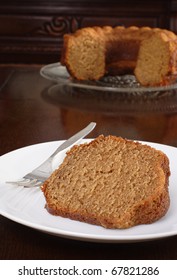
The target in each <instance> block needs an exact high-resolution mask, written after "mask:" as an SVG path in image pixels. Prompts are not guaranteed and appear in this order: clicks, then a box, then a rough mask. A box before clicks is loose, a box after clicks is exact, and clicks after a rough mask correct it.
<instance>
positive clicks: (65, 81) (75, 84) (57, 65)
mask: <svg viewBox="0 0 177 280" xmlns="http://www.w3.org/2000/svg"><path fill="white" fill-rule="evenodd" d="M52 68H53V69H54V68H61V69H62V68H63V69H64V71H65V72H66V74H67V75H68V78H67V79H64V78H62V77H60V76H59V75H58V77H57V78H56V77H52V76H51V74H50V69H52ZM61 69H60V70H61ZM58 70H59V69H58ZM46 72H47V73H46ZM40 75H41V76H42V77H43V78H45V79H48V80H52V81H55V82H57V83H60V84H64V85H68V86H70V87H79V88H83V89H92V90H97V91H101V90H102V91H110V92H119V93H121V92H124V93H135V92H139V93H145V92H152V93H153V92H155V93H156V92H163V91H168V90H175V89H177V81H176V83H175V84H171V85H167V86H157V87H140V88H138V87H135V88H133V87H129V88H123V87H122V88H121V87H110V86H105V87H103V86H98V85H92V84H84V83H81V82H79V81H75V82H74V81H72V80H71V76H70V74H69V73H68V71H67V69H66V67H65V66H63V65H62V64H61V63H60V62H55V63H50V64H47V65H44V66H42V67H41V69H40ZM130 76H132V75H130Z"/></svg>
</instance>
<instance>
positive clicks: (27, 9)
mask: <svg viewBox="0 0 177 280" xmlns="http://www.w3.org/2000/svg"><path fill="white" fill-rule="evenodd" d="M93 25H101V26H102V25H111V26H116V25H124V26H130V25H137V26H151V27H161V28H167V29H171V30H172V31H174V32H177V0H176V1H175V0H143V1H142V0H140V1H139V0H138V1H137V0H123V1H121V0H116V1H115V0H114V1H112V0H109V1H108V0H80V1H78V0H76V1H75V0H70V1H69V0H65V1H64V0H62V1H60V0H50V1H46V0H1V3H0V63H30V64H37V63H42V64H46V63H53V62H57V61H59V60H60V55H61V47H62V43H63V35H64V34H65V33H68V32H73V31H75V30H76V29H78V28H80V27H84V26H93Z"/></svg>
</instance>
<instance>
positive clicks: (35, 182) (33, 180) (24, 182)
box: [6, 122, 96, 187]
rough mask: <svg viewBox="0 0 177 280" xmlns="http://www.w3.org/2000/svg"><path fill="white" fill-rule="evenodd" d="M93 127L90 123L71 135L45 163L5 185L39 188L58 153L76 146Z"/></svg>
mask: <svg viewBox="0 0 177 280" xmlns="http://www.w3.org/2000/svg"><path fill="white" fill-rule="evenodd" d="M95 126H96V123H95V122H91V123H90V124H89V125H88V126H86V127H85V128H84V129H82V130H81V131H79V132H78V133H76V134H75V135H73V136H72V137H71V138H69V139H68V140H66V141H65V142H64V143H63V144H61V145H60V146H59V147H58V148H57V149H56V151H55V152H54V153H53V154H52V155H51V156H50V157H49V158H48V159H47V160H46V161H44V162H43V163H42V164H41V165H39V166H38V167H37V168H35V169H34V170H33V171H32V172H30V173H28V174H26V175H25V176H24V177H23V178H21V179H19V180H17V181H7V182H6V183H7V184H13V185H17V186H23V187H40V186H41V185H42V184H43V182H44V181H45V180H46V179H47V178H48V177H49V176H50V175H51V173H52V171H53V170H52V161H53V159H54V157H55V156H56V155H57V154H58V153H59V152H61V151H63V150H65V149H66V148H69V147H71V146H72V145H73V144H76V143H77V142H78V141H79V140H80V139H82V138H84V137H85V136H86V135H87V134H89V133H90V132H91V131H92V130H93V129H94V127H95Z"/></svg>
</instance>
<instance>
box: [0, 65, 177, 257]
mask: <svg viewBox="0 0 177 280" xmlns="http://www.w3.org/2000/svg"><path fill="white" fill-rule="evenodd" d="M40 67H41V65H32V66H29V65H28V66H27V65H26V66H25V65H17V66H14V65H1V67H0V155H3V154H5V153H8V152H10V151H13V150H15V149H18V148H21V147H25V146H28V145H33V144H37V143H41V142H47V141H53V140H60V139H61V140H63V139H66V138H68V137H70V136H71V135H73V134H74V133H75V132H77V131H79V130H80V129H82V128H83V127H84V126H86V125H87V124H88V123H89V122H91V121H95V122H96V123H97V126H96V128H95V129H94V131H93V132H91V133H90V135H89V138H92V137H96V136H98V135H99V134H105V135H107V134H114V135H117V136H122V137H126V138H130V139H136V140H143V141H150V142H157V143H162V144H167V145H172V146H175V147H177V102H175V97H174V96H172V97H169V96H168V97H166V96H160V97H158V98H157V99H158V100H156V98H154V99H152V100H151V98H150V99H149V98H148V99H147V100H140V101H139V99H137V98H136V96H135V97H134V98H132V97H131V98H130V99H129V97H127V99H126V98H124V99H121V95H120V94H117V93H116V94H115V93H108V92H106V91H105V92H104V94H102V93H99V92H94V91H92V92H84V90H82V89H79V88H76V89H75V90H73V91H72V90H71V88H68V87H66V86H59V85H56V84H55V83H54V82H52V81H49V80H47V79H44V78H43V77H41V76H40V73H39V70H40ZM0 258H1V259H125V260H128V259H177V236H173V237H168V238H164V239H158V240H154V241H146V242H138V243H124V244H123V243H122V244H121V243H118V244H105V243H90V242H83V241H76V240H70V239H65V238H61V237H56V236H51V235H48V234H45V233H42V232H39V231H36V230H34V229H31V228H28V227H26V226H23V225H21V224H18V223H15V222H13V221H11V220H8V219H7V218H5V217H3V216H0Z"/></svg>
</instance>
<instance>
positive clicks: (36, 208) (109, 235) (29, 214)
mask: <svg viewBox="0 0 177 280" xmlns="http://www.w3.org/2000/svg"><path fill="white" fill-rule="evenodd" d="M83 141H84V142H85V141H89V139H85V140H82V142H83ZM62 142H63V141H55V142H48V143H42V144H37V145H32V146H28V147H24V148H21V149H18V150H15V151H13V152H10V153H8V154H5V155H3V156H1V157H0V214H1V215H3V216H4V217H7V218H9V219H11V220H13V221H15V222H17V223H20V224H23V225H26V226H28V227H31V228H34V229H37V230H40V231H43V232H45V233H48V234H53V235H56V236H62V237H66V238H71V239H78V240H85V241H92V242H93V241H94V242H137V241H146V240H153V239H158V238H164V237H168V236H172V235H176V234H177V172H176V158H177V148H174V147H170V146H165V145H160V144H155V143H146V142H144V143H146V144H149V145H151V146H152V147H155V148H156V149H160V150H162V151H163V152H165V153H166V154H167V156H168V157H169V160H170V168H171V176H170V183H169V190H170V197H171V204H170V208H169V211H168V212H167V214H166V216H165V217H163V218H162V219H160V220H159V221H157V222H155V223H153V224H150V225H139V226H135V227H132V228H130V229H124V230H114V229H113V230H111V229H105V228H103V227H100V226H96V225H90V224H87V223H83V222H77V221H73V220H70V219H67V218H62V217H59V216H53V215H51V214H49V213H48V212H47V211H46V209H45V208H44V207H45V199H44V196H43V193H42V192H41V190H40V189H39V188H31V189H28V188H23V187H15V186H12V185H8V184H6V183H5V181H7V180H15V179H18V178H21V177H22V176H23V175H25V174H26V173H28V172H30V171H31V170H32V169H33V168H35V167H37V166H38V165H39V164H40V163H41V162H42V161H44V160H45V159H46V158H47V157H48V156H49V155H50V154H51V153H52V152H53V151H54V150H55V149H56V148H57V147H58V145H59V144H61V143H62ZM64 156H65V152H61V153H60V155H59V156H58V158H57V164H58V163H59V162H61V161H62V160H63V158H64ZM54 165H56V161H55V163H54Z"/></svg>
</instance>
